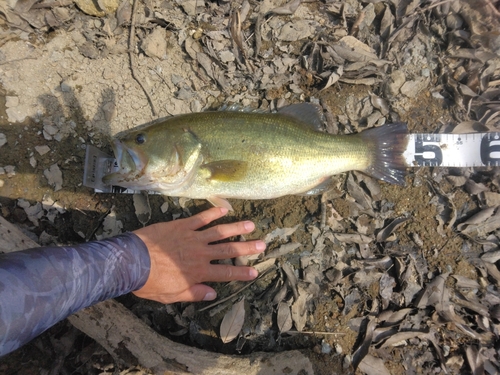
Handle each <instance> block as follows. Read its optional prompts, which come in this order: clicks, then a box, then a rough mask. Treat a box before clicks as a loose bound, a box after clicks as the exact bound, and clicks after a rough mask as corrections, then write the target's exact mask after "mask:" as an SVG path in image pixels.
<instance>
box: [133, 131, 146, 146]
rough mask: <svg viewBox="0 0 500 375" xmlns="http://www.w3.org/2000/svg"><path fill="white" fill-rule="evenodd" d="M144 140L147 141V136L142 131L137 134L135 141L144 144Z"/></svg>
mask: <svg viewBox="0 0 500 375" xmlns="http://www.w3.org/2000/svg"><path fill="white" fill-rule="evenodd" d="M144 142H146V136H145V135H144V134H142V133H140V134H137V136H136V137H135V143H137V144H138V145H142V144H143V143H144Z"/></svg>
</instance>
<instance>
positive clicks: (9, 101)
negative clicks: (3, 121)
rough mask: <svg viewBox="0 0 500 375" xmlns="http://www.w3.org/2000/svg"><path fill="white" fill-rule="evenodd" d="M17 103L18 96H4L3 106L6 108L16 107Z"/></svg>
mask: <svg viewBox="0 0 500 375" xmlns="http://www.w3.org/2000/svg"><path fill="white" fill-rule="evenodd" d="M18 105H19V97H17V96H6V97H5V106H6V107H7V108H12V107H17V106H18Z"/></svg>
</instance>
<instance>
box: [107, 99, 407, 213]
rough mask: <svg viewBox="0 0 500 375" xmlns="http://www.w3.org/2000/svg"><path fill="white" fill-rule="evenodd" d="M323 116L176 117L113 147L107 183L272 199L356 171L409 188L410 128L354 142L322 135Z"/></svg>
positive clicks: (216, 199) (313, 110)
mask: <svg viewBox="0 0 500 375" xmlns="http://www.w3.org/2000/svg"><path fill="white" fill-rule="evenodd" d="M318 124H320V119H319V114H318V108H317V107H316V106H315V105H313V104H310V103H302V104H295V105H291V106H288V107H285V108H284V109H282V110H280V111H279V112H277V113H256V112H241V111H217V112H202V113H192V114H184V115H178V116H173V117H170V118H167V119H166V120H163V121H162V122H159V123H156V124H153V125H149V126H147V127H144V128H141V129H136V130H132V131H130V132H128V133H126V134H125V135H122V136H120V137H119V138H117V139H115V141H114V144H113V151H114V153H115V156H116V159H117V162H118V165H119V170H118V171H117V172H115V173H111V174H108V175H106V176H105V177H104V178H103V181H104V183H106V184H111V185H116V186H122V187H126V188H131V189H136V190H153V191H158V192H161V193H162V194H165V195H169V196H177V197H189V198H197V199H207V200H209V201H210V202H211V203H212V204H214V205H215V206H222V207H227V208H231V206H230V204H229V202H228V201H227V200H226V198H237V199H270V198H277V197H281V196H284V195H289V194H305V195H307V194H317V193H321V192H322V191H325V190H327V189H328V187H329V185H330V178H331V176H332V175H335V174H338V173H342V172H346V171H350V170H358V171H363V172H365V173H367V174H368V175H371V176H373V177H376V178H378V179H381V180H384V181H386V182H390V183H396V184H404V176H405V168H406V164H405V161H404V159H403V156H402V154H403V152H404V150H405V149H406V144H407V137H406V134H407V127H406V124H403V123H394V124H388V125H384V126H381V127H378V128H372V129H369V130H366V131H363V132H361V133H358V134H353V135H331V134H327V133H324V132H320V131H318V129H317V127H318Z"/></svg>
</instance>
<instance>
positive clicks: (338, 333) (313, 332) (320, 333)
mask: <svg viewBox="0 0 500 375" xmlns="http://www.w3.org/2000/svg"><path fill="white" fill-rule="evenodd" d="M281 333H287V334H289V335H298V334H301V333H304V334H306V335H338V336H344V335H345V334H346V333H345V332H324V331H284V332H281Z"/></svg>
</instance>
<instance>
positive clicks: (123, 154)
mask: <svg viewBox="0 0 500 375" xmlns="http://www.w3.org/2000/svg"><path fill="white" fill-rule="evenodd" d="M111 147H112V148H113V153H114V154H115V158H116V163H117V165H118V169H117V170H116V171H114V172H112V173H110V174H107V175H106V176H104V177H103V178H102V181H103V182H104V183H105V184H106V185H122V186H123V184H124V183H125V182H127V181H131V180H134V179H136V178H137V177H139V176H140V175H141V174H142V172H143V170H144V168H145V166H146V163H145V162H144V160H143V159H144V158H142V157H141V154H140V153H139V152H137V151H135V150H133V149H131V148H129V147H127V146H126V145H125V144H123V143H122V142H120V141H119V140H117V139H115V140H114V142H113V144H112V146H111Z"/></svg>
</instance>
